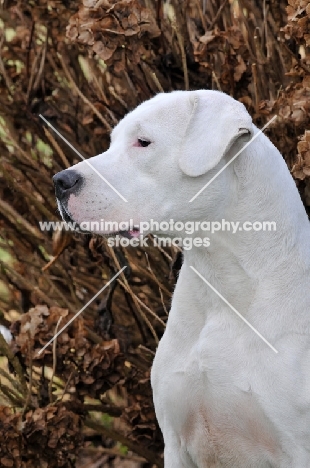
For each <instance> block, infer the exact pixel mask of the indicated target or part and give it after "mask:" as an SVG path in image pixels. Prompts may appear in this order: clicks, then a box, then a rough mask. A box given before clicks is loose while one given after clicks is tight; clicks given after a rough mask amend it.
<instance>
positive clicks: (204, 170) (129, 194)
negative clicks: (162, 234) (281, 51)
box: [54, 90, 253, 231]
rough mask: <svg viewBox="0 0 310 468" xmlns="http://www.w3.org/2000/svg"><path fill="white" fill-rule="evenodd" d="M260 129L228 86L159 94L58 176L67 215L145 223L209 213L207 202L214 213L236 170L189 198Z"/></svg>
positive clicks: (76, 218)
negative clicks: (100, 147) (101, 147)
mask: <svg viewBox="0 0 310 468" xmlns="http://www.w3.org/2000/svg"><path fill="white" fill-rule="evenodd" d="M252 132H253V125H252V121H251V118H250V116H249V114H248V113H247V111H246V109H245V107H244V106H243V104H241V103H239V102H238V101H235V100H234V99H232V98H231V97H229V96H228V95H226V94H224V93H220V92H218V91H203V90H202V91H188V92H187V91H174V92H172V93H167V94H164V93H163V94H158V95H157V96H156V97H154V98H152V99H150V100H149V101H146V102H144V103H143V104H141V105H139V106H138V107H137V108H136V109H135V110H134V111H132V112H131V113H129V114H128V115H126V117H125V118H124V119H123V120H121V121H120V123H119V124H118V125H117V126H116V127H115V128H114V130H113V132H112V135H111V145H110V148H109V149H108V150H107V151H106V152H105V153H102V154H100V155H98V156H95V157H93V158H91V159H88V160H85V161H82V162H80V163H78V164H76V165H75V166H73V167H72V168H70V169H66V170H64V171H62V172H59V173H58V174H56V175H55V176H54V184H55V190H56V197H57V202H58V207H59V210H60V212H61V215H62V217H63V218H64V219H65V220H66V221H69V220H74V221H75V222H77V223H79V224H80V223H82V222H84V221H87V222H91V221H92V222H94V221H100V220H101V219H104V220H107V221H115V222H117V223H120V222H122V221H128V220H129V219H133V221H134V224H135V225H138V224H139V223H140V222H141V221H149V220H150V219H156V220H157V221H158V222H161V221H164V220H168V219H174V220H179V221H183V222H184V221H187V220H189V219H190V220H195V219H201V214H202V213H201V211H202V210H203V212H204V213H205V216H206V217H209V219H210V218H211V217H212V216H213V217H214V216H215V214H216V213H218V209H216V207H218V206H219V204H224V205H225V200H226V199H227V198H229V194H227V186H228V185H227V184H228V180H227V178H228V177H229V173H230V171H227V170H225V171H223V173H222V174H221V175H220V176H219V177H218V178H217V179H216V180H215V181H214V182H213V183H212V184H210V186H209V187H208V189H207V190H206V191H205V192H204V193H203V194H201V195H200V196H199V197H197V199H196V200H195V202H193V203H189V200H190V199H191V198H192V197H193V196H194V195H195V194H196V193H197V192H198V191H199V190H200V189H201V188H202V187H203V186H204V185H205V184H206V183H207V182H208V181H209V180H210V179H211V178H212V177H213V176H214V175H215V174H216V173H217V172H218V171H219V170H220V168H221V167H223V166H224V165H225V164H226V162H227V161H228V159H229V158H231V157H232V156H233V153H236V152H237V150H238V149H239V147H241V146H240V145H241V144H243V140H244V138H249V137H250V136H251V135H252ZM242 137H244V138H242ZM233 150H234V151H233ZM214 219H215V218H214ZM99 231H100V230H99Z"/></svg>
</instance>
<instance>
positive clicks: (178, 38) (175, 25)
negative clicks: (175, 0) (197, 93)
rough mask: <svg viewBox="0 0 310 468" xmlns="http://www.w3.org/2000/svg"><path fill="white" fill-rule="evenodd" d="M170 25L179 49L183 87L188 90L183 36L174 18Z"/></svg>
mask: <svg viewBox="0 0 310 468" xmlns="http://www.w3.org/2000/svg"><path fill="white" fill-rule="evenodd" d="M172 27H173V29H174V31H175V33H176V36H177V40H178V43H179V47H180V51H181V59H182V67H183V75H184V87H185V90H186V91H188V90H189V78H188V69H187V61H186V54H185V48H184V40H183V36H182V34H181V33H180V30H179V26H178V25H177V23H176V19H175V18H174V20H173V21H172Z"/></svg>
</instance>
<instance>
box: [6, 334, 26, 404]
mask: <svg viewBox="0 0 310 468" xmlns="http://www.w3.org/2000/svg"><path fill="white" fill-rule="evenodd" d="M0 352H1V353H2V354H3V355H4V356H6V357H7V358H8V360H9V362H10V363H11V364H12V366H13V367H14V370H15V372H16V374H17V376H18V378H19V381H20V383H21V386H22V389H23V396H25V395H26V393H27V384H26V380H25V377H24V372H23V369H22V366H21V364H20V362H19V360H18V358H17V357H16V356H14V354H13V351H12V350H11V348H10V347H9V345H8V344H7V342H6V341H5V339H4V337H3V335H2V334H1V333H0Z"/></svg>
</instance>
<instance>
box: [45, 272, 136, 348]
mask: <svg viewBox="0 0 310 468" xmlns="http://www.w3.org/2000/svg"><path fill="white" fill-rule="evenodd" d="M125 268H127V266H124V267H123V268H122V269H121V270H120V271H119V272H118V273H116V275H114V276H113V278H112V279H110V281H109V282H108V283H107V284H105V285H104V286H103V288H101V289H100V291H98V292H97V294H95V295H94V297H93V298H92V299H91V300H90V301H88V302H87V304H85V305H84V307H82V309H81V310H79V311H78V312H77V313H76V314H75V315H74V316H73V317H72V319H70V320H69V322H68V323H67V324H66V325H65V326H64V327H62V329H61V330H59V332H57V333H56V335H54V336H53V338H52V339H51V340H50V341H49V342H48V343H46V345H45V346H43V348H42V349H40V351H39V352H38V354H41V353H42V351H44V350H45V349H46V348H47V347H48V346H49V345H50V344H51V343H52V342H53V341H54V340H55V339H56V338H57V336H58V335H60V333H62V332H63V331H64V330H65V329H66V328H67V327H68V326H69V325H70V324H71V323H72V322H73V321H74V320H75V319H76V318H77V317H78V316H79V315H80V314H81V313H82V312H83V310H85V309H86V307H88V306H89V304H91V303H92V302H93V300H94V299H96V297H98V296H99V294H101V293H102V291H104V290H105V288H107V287H108V286H109V284H111V283H112V281H114V280H115V279H116V278H117V277H118V276H119V275H120V274H121V273H122V271H124V270H125Z"/></svg>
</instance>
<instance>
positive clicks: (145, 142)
mask: <svg viewBox="0 0 310 468" xmlns="http://www.w3.org/2000/svg"><path fill="white" fill-rule="evenodd" d="M138 143H139V146H142V147H143V148H145V147H146V146H149V145H150V144H151V142H150V141H149V140H144V139H143V138H138Z"/></svg>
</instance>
